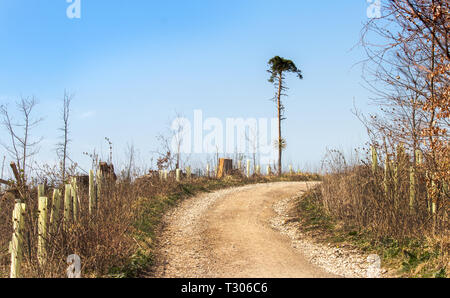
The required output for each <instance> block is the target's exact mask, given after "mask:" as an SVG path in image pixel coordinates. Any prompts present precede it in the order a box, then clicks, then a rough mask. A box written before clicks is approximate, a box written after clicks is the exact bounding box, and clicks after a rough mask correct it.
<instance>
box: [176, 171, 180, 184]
mask: <svg viewBox="0 0 450 298" xmlns="http://www.w3.org/2000/svg"><path fill="white" fill-rule="evenodd" d="M176 180H177V182H180V181H181V170H180V169H177V170H176Z"/></svg>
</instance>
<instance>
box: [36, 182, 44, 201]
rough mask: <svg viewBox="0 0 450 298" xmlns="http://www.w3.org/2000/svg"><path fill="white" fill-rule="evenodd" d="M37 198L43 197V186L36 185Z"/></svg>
mask: <svg viewBox="0 0 450 298" xmlns="http://www.w3.org/2000/svg"><path fill="white" fill-rule="evenodd" d="M37 197H38V198H40V197H45V186H44V185H43V184H39V185H38V196H37Z"/></svg>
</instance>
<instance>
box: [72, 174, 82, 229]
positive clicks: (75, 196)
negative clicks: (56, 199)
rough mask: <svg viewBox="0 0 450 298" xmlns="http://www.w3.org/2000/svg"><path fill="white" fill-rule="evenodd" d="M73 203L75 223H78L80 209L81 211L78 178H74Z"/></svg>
mask: <svg viewBox="0 0 450 298" xmlns="http://www.w3.org/2000/svg"><path fill="white" fill-rule="evenodd" d="M71 195H72V203H73V222H77V221H78V209H79V207H80V206H79V202H78V185H77V178H72V191H71Z"/></svg>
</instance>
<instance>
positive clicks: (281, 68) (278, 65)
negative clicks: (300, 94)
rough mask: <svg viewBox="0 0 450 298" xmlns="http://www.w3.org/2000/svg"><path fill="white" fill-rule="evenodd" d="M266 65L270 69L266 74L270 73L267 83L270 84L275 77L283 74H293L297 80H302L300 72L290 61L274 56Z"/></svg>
mask: <svg viewBox="0 0 450 298" xmlns="http://www.w3.org/2000/svg"><path fill="white" fill-rule="evenodd" d="M268 64H269V67H270V68H269V70H267V72H269V73H270V79H269V82H271V83H273V82H274V81H275V79H276V77H277V76H279V75H283V73H284V72H290V73H295V74H296V75H297V76H298V78H299V79H303V75H302V71H301V70H300V69H298V68H297V66H296V65H295V63H294V62H292V61H291V60H288V59H285V58H282V57H280V56H275V57H273V58H272V59H270V60H269V63H268Z"/></svg>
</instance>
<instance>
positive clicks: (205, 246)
mask: <svg viewBox="0 0 450 298" xmlns="http://www.w3.org/2000/svg"><path fill="white" fill-rule="evenodd" d="M312 185H313V183H309V184H308V183H305V182H281V183H270V184H258V185H248V186H244V187H238V188H232V189H225V190H220V191H217V192H214V193H208V194H202V195H200V196H197V197H195V198H192V199H188V200H186V201H184V202H182V203H181V204H180V206H178V207H176V208H174V209H173V210H172V211H170V212H169V213H167V214H166V216H165V217H164V220H163V226H162V233H161V235H160V237H159V240H158V245H157V253H156V268H155V272H154V274H153V275H154V276H155V277H169V278H171V277H186V278H281V277H286V278H301V277H363V276H364V274H365V272H366V270H367V266H368V265H367V264H366V262H365V260H366V257H365V256H362V255H359V254H357V253H356V252H351V251H344V250H340V251H338V254H336V249H335V248H332V247H327V246H324V245H319V244H315V243H314V241H313V240H311V239H306V238H305V239H303V237H302V235H301V234H299V233H297V232H296V230H297V229H295V225H293V224H292V223H290V222H289V217H288V215H287V213H288V209H289V205H290V204H292V203H293V201H294V198H295V197H298V195H300V194H301V193H302V192H303V191H305V190H306V189H307V188H308V187H311V186H312Z"/></svg>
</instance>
